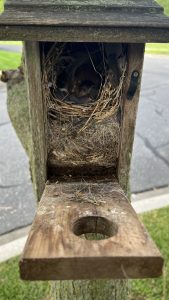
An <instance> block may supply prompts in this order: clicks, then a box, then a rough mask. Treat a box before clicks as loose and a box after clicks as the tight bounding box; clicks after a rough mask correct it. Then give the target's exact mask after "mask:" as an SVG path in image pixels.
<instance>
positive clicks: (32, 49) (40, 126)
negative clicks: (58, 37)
mask: <svg viewBox="0 0 169 300" xmlns="http://www.w3.org/2000/svg"><path fill="white" fill-rule="evenodd" d="M25 60H26V73H27V76H26V78H27V86H28V99H29V113H30V120H31V123H30V126H31V134H32V151H33V154H32V155H33V157H32V164H33V168H32V170H33V171H34V172H33V174H32V176H33V180H34V182H35V183H36V187H37V196H38V199H40V197H41V195H42V193H43V191H44V187H45V183H46V160H47V147H46V124H47V121H46V118H47V114H46V107H45V103H44V101H43V96H42V87H41V65H40V53H39V43H38V42H25Z"/></svg>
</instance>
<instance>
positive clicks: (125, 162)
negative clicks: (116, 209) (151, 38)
mask: <svg viewBox="0 0 169 300" xmlns="http://www.w3.org/2000/svg"><path fill="white" fill-rule="evenodd" d="M144 51H145V45H144V44H130V45H129V46H128V70H127V74H126V83H125V88H124V96H123V104H122V111H123V118H122V130H121V131H122V132H121V146H120V152H119V159H118V166H117V177H118V179H119V182H120V184H121V186H122V188H123V190H124V191H126V190H127V186H128V180H129V171H130V162H131V157H132V148H133V141H134V131H135V123H136V115H137V108H138V103H139V96H140V87H141V78H142V69H143V61H144ZM134 71H137V72H138V73H139V84H138V87H137V90H136V93H135V95H134V97H133V99H131V100H128V99H127V92H128V90H129V86H130V81H131V75H132V73H133V72H134Z"/></svg>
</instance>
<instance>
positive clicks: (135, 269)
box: [20, 180, 163, 280]
mask: <svg viewBox="0 0 169 300" xmlns="http://www.w3.org/2000/svg"><path fill="white" fill-rule="evenodd" d="M87 233H97V234H100V235H99V236H100V237H102V235H104V236H106V237H107V238H105V239H102V240H86V239H84V235H85V234H87ZM162 267H163V258H162V257H161V254H160V252H159V250H158V249H157V247H156V246H155V244H154V243H153V241H152V240H151V239H150V237H149V235H148V233H147V232H146V230H145V228H144V227H143V225H142V224H141V223H140V221H139V220H138V217H137V215H136V213H135V211H134V210H133V208H132V206H131V204H130V202H129V201H128V200H127V198H126V196H125V195H124V192H123V191H122V189H121V188H120V186H119V184H118V183H117V181H116V180H113V181H112V182H100V181H98V182H95V183H91V182H88V183H87V182H84V181H82V182H76V183H51V184H48V185H46V188H45V191H44V194H43V197H42V200H41V202H40V205H39V208H38V211H37V215H36V217H35V220H34V222H33V225H32V228H31V231H30V234H29V237H28V240H27V243H26V246H25V249H24V253H23V256H22V258H21V261H20V273H21V278H22V279H24V280H69V279H72V280H76V279H99V278H146V277H157V276H160V275H161V273H162Z"/></svg>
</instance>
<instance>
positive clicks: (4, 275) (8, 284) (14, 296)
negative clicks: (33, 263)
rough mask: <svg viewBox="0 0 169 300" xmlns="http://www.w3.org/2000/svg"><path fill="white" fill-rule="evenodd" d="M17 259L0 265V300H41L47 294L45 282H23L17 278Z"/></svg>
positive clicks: (47, 287)
mask: <svg viewBox="0 0 169 300" xmlns="http://www.w3.org/2000/svg"><path fill="white" fill-rule="evenodd" d="M18 261H19V258H14V259H11V260H9V261H8V262H6V263H2V264H0V299H1V300H42V299H44V298H45V296H46V295H47V294H49V284H48V283H47V282H38V283H37V282H24V281H21V280H20V278H19V271H18Z"/></svg>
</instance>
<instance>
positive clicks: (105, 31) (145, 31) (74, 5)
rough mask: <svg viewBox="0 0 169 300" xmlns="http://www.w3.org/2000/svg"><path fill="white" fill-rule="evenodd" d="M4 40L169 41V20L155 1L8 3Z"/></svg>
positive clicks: (0, 27) (2, 20)
mask: <svg viewBox="0 0 169 300" xmlns="http://www.w3.org/2000/svg"><path fill="white" fill-rule="evenodd" d="M86 27H89V28H86ZM0 39H6V40H8V39H13V40H15V39H21V40H38V41H45V40H46V41H52V40H56V39H57V41H105V42H106V41H107V42H108V41H109V42H110V41H112V42H117V41H118V42H142V43H144V42H167V41H168V42H169V18H167V17H166V16H165V15H164V12H163V8H162V7H161V6H159V5H158V4H157V3H156V2H155V1H153V0H140V1H139V0H128V1H126V0H119V1H117V0H112V1H109V0H94V1H88V0H84V1H80V0H72V1H68V0H64V1H61V0H55V1H54V0H50V1H46V0H42V1H38V0H32V1H28V0H23V1H21V0H15V1H14V0H7V1H6V4H5V12H4V13H3V14H2V15H1V17H0Z"/></svg>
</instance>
